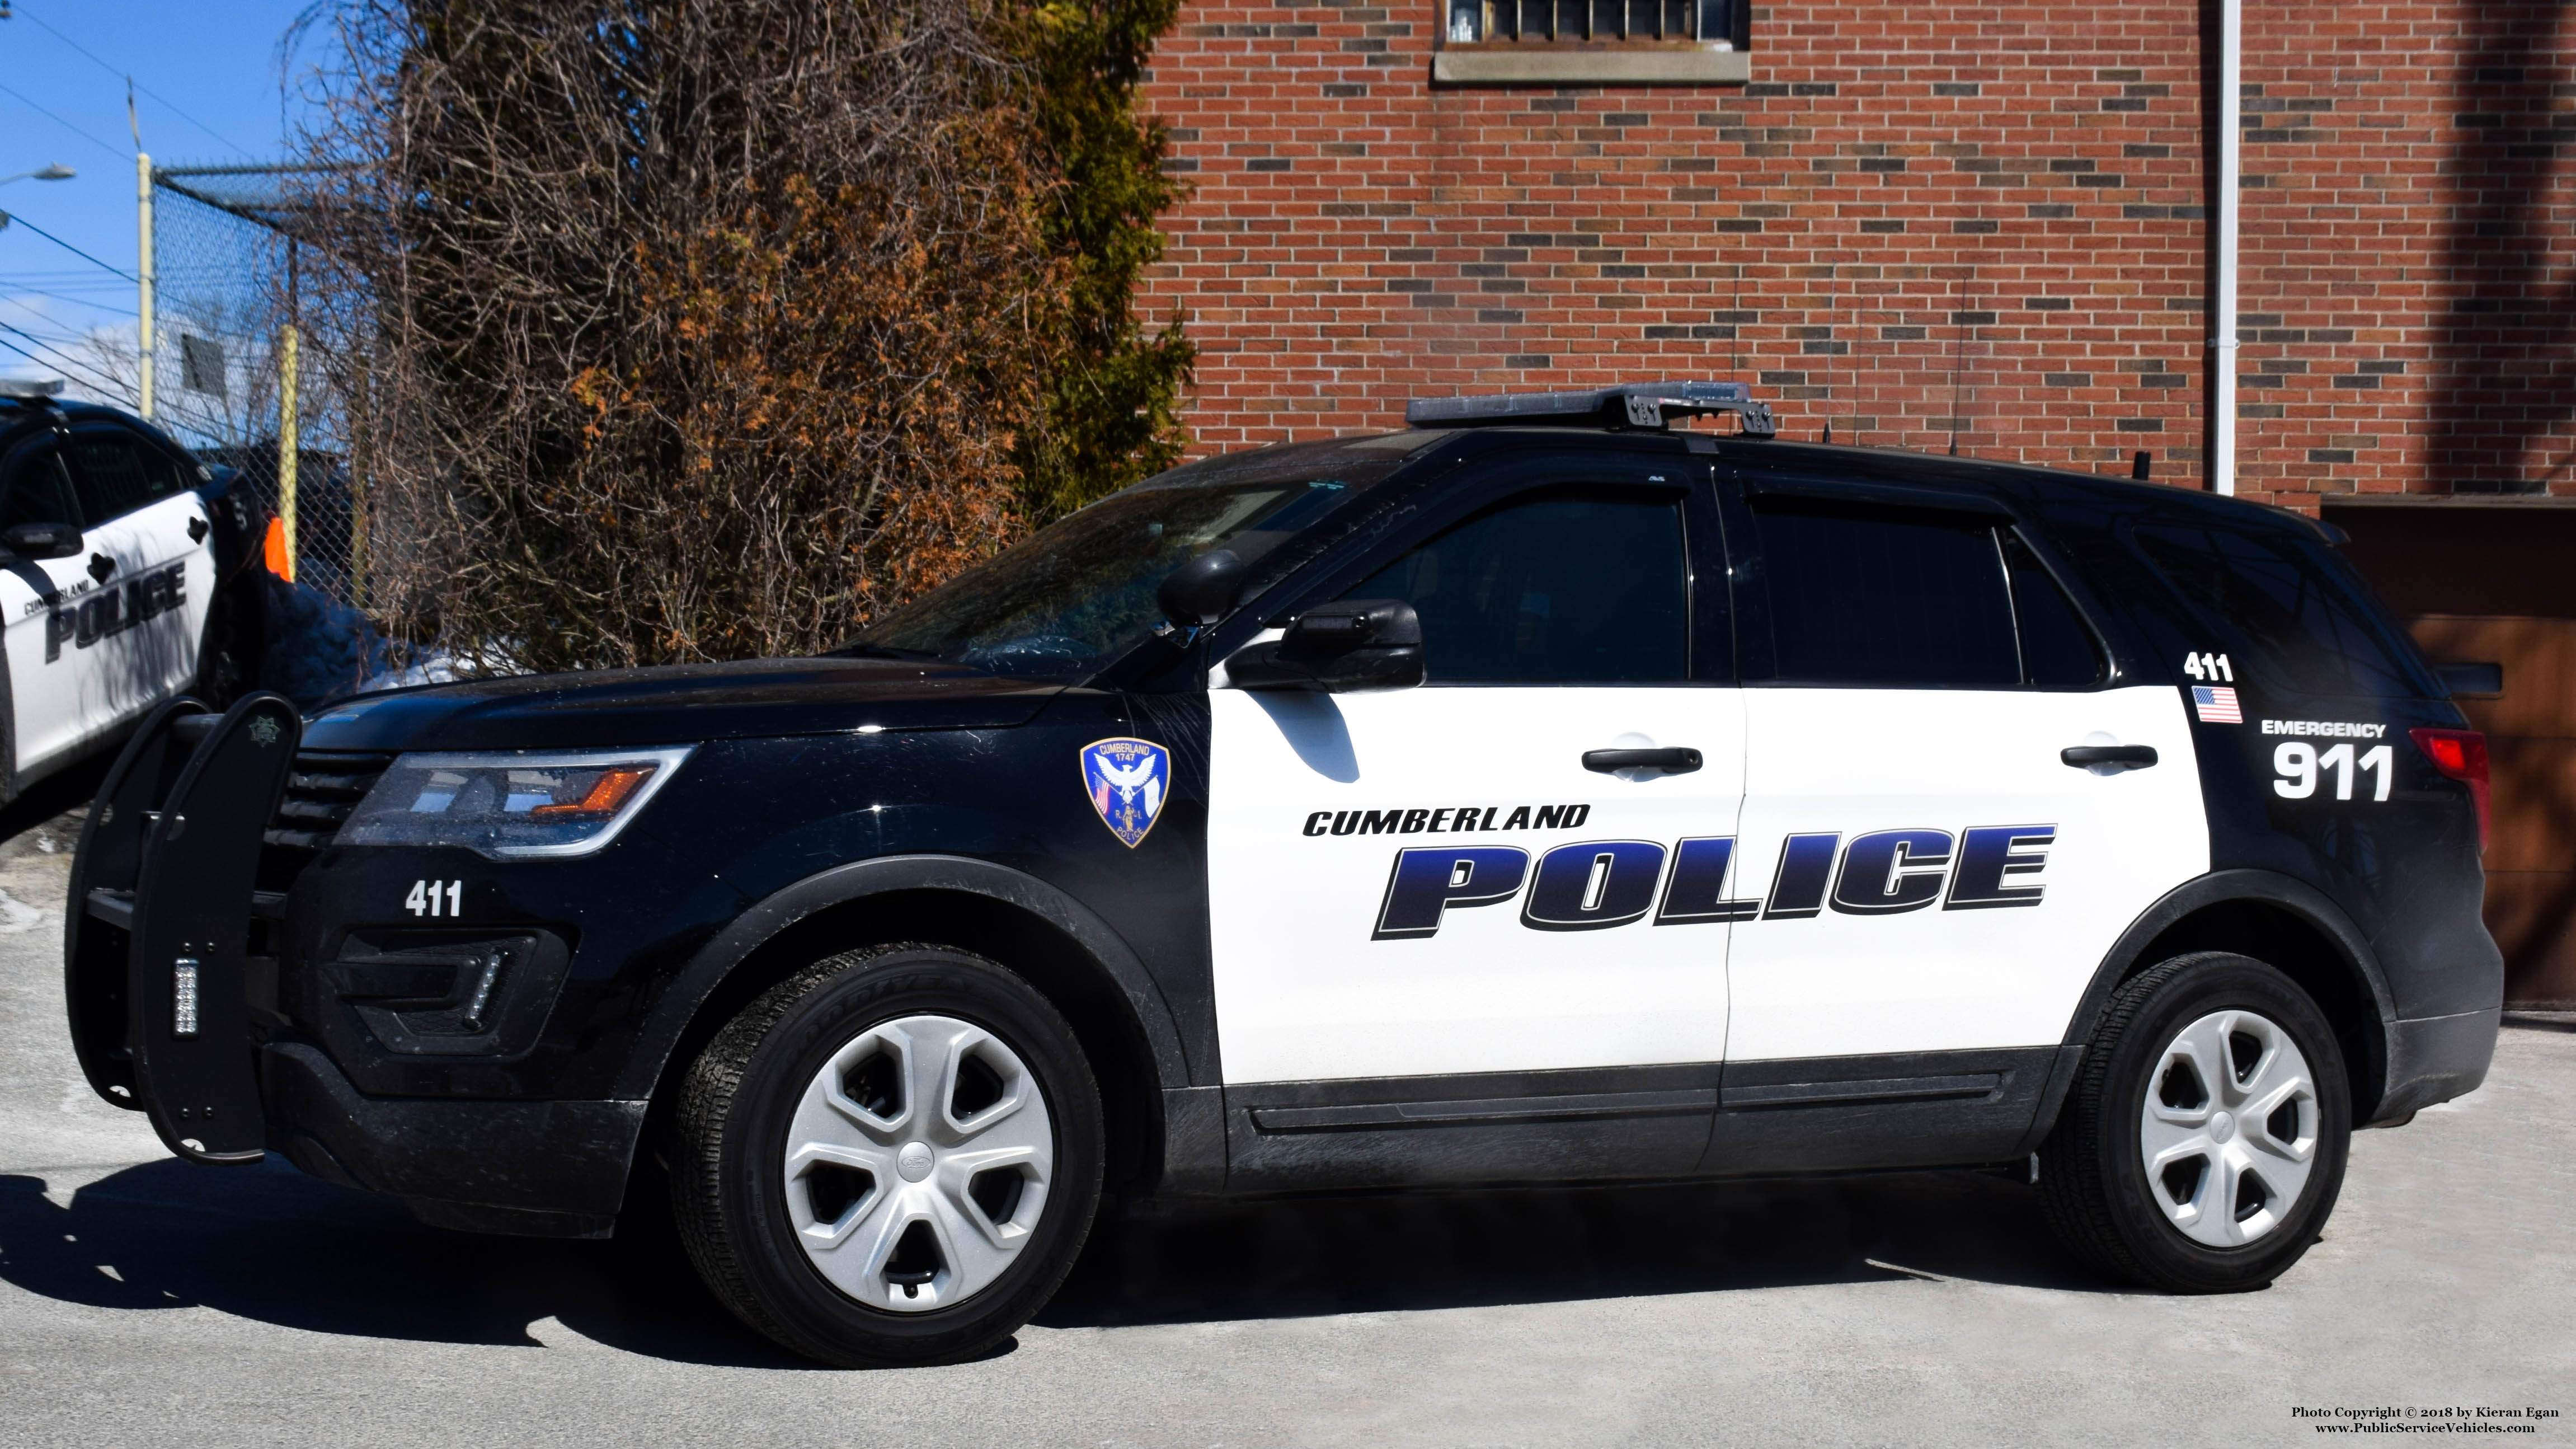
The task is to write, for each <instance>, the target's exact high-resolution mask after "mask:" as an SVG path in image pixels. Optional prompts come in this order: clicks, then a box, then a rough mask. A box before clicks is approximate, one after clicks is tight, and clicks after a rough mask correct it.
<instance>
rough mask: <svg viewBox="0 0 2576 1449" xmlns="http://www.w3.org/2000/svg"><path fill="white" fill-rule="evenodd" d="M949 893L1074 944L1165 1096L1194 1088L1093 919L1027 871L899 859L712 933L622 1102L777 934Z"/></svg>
mask: <svg viewBox="0 0 2576 1449" xmlns="http://www.w3.org/2000/svg"><path fill="white" fill-rule="evenodd" d="M923 890H937V891H952V892H956V893H959V894H963V895H974V896H982V897H985V898H986V899H989V900H993V901H998V902H1002V903H1004V904H1008V905H1011V906H1016V907H1018V908H1019V909H1021V910H1024V911H1027V912H1028V913H1030V914H1031V915H1034V916H1036V917H1038V918H1039V919H1041V920H1043V921H1045V922H1047V923H1048V924H1049V925H1052V926H1054V927H1055V928H1056V929H1057V930H1059V931H1062V932H1063V933H1064V934H1065V935H1066V936H1068V937H1070V938H1071V939H1072V940H1073V942H1074V943H1075V944H1076V945H1078V946H1079V947H1081V948H1082V950H1083V951H1084V952H1085V953H1086V954H1088V955H1089V956H1090V957H1091V959H1092V960H1093V961H1094V962H1095V963H1097V964H1098V965H1099V967H1100V969H1101V970H1102V971H1103V972H1105V973H1106V974H1107V975H1108V977H1109V979H1110V980H1111V981H1112V982H1113V983H1114V984H1115V985H1116V986H1117V988H1118V991H1119V994H1120V996H1121V997H1123V998H1124V999H1125V1000H1126V1002H1127V1005H1128V1009H1129V1011H1130V1012H1132V1013H1133V1014H1134V1016H1135V1019H1136V1025H1137V1027H1138V1029H1139V1031H1140V1033H1141V1035H1142V1036H1143V1039H1144V1041H1145V1043H1146V1045H1147V1047H1148V1049H1149V1050H1150V1051H1151V1053H1152V1056H1153V1061H1154V1073H1155V1076H1156V1077H1157V1079H1158V1081H1159V1085H1160V1086H1161V1087H1162V1088H1163V1089H1164V1090H1165V1091H1171V1090H1174V1089H1178V1088H1184V1087H1187V1086H1189V1085H1190V1081H1189V1066H1188V1061H1187V1059H1186V1058H1185V1057H1184V1055H1183V1053H1182V1051H1181V1037H1180V1032H1179V1031H1178V1029H1177V1028H1176V1027H1175V1026H1174V1025H1173V1021H1172V1012H1171V1007H1170V1005H1169V1003H1167V1002H1166V1001H1165V1000H1164V999H1163V993H1162V989H1161V988H1160V987H1159V986H1157V985H1156V984H1155V983H1154V979H1153V977H1152V976H1151V975H1149V974H1147V972H1146V970H1145V964H1144V962H1143V961H1141V960H1139V959H1138V958H1137V956H1136V953H1135V951H1134V950H1132V949H1131V948H1130V947H1129V946H1128V945H1127V943H1126V942H1125V941H1124V940H1122V939H1120V937H1119V935H1118V933H1117V932H1115V931H1113V930H1111V929H1110V928H1109V925H1108V923H1106V922H1104V921H1102V920H1101V919H1100V917H1099V916H1097V915H1095V914H1094V913H1093V912H1092V911H1091V909H1090V908H1089V907H1087V906H1085V905H1083V904H1082V903H1081V902H1080V901H1077V900H1075V899H1074V898H1073V897H1072V896H1070V895H1067V894H1065V893H1064V892H1063V891H1062V890H1059V889H1057V888H1056V887H1054V886H1052V885H1049V884H1047V883H1046V882H1045V881H1042V880H1039V879H1038V878H1036V877H1035V876H1032V875H1029V874H1027V873H1026V872H1023V871H1017V870H1013V869H1011V868H1010V867H1008V866H1003V865H996V864H994V863H993V862H991V861H988V860H978V859H975V858H974V857H972V856H962V855H895V856H883V857H880V858H878V859H875V860H862V861H854V862H852V863H850V864H847V865H837V866H833V867H832V868H830V869H828V870H823V871H818V872H816V873H814V874H813V875H809V876H806V877H805V878H803V879H802V880H798V881H795V882H793V883H792V884H789V885H786V886H782V887H780V888H779V889H778V890H776V891H773V892H771V893H770V894H769V895H768V896H766V897H764V898H762V899H761V900H760V901H759V902H758V903H756V904H755V905H753V906H752V907H751V908H750V909H749V910H746V911H744V912H743V913H742V914H741V915H739V916H736V917H735V918H734V919H733V922H732V923H731V924H730V925H728V926H726V927H725V928H724V929H723V930H722V931H719V932H717V933H716V937H715V939H714V940H712V941H709V942H708V943H707V944H706V945H705V946H703V947H700V948H699V949H698V951H697V953H696V954H695V955H693V956H692V957H690V959H689V962H688V964H687V965H686V966H684V967H682V968H681V970H680V972H679V974H678V975H677V976H676V977H675V978H673V980H672V982H671V985H670V988H669V989H668V990H666V991H664V992H663V993H662V994H661V998H660V1000H658V1001H657V1002H656V1003H655V1004H654V1006H653V1009H652V1011H651V1013H650V1014H649V1015H648V1016H647V1018H646V1020H645V1024H644V1029H643V1031H642V1033H641V1034H640V1036H639V1037H638V1040H637V1044H636V1051H635V1053H634V1055H633V1057H632V1058H631V1059H630V1061H629V1063H628V1066H627V1069H626V1075H625V1077H624V1078H623V1079H622V1080H621V1081H620V1083H619V1090H620V1093H621V1094H623V1095H627V1096H634V1097H646V1096H650V1095H652V1092H653V1089H654V1087H655V1086H656V1085H657V1084H658V1083H659V1081H660V1080H661V1077H662V1074H663V1071H664V1070H665V1068H666V1067H667V1065H668V1062H669V1058H670V1055H671V1053H672V1051H673V1050H674V1049H675V1048H676V1047H677V1046H678V1045H679V1042H680V1038H681V1035H682V1034H683V1033H684V1032H686V1031H687V1030H688V1028H689V1023H690V1022H691V1021H693V1020H694V1019H696V1017H697V1015H698V1012H699V1011H700V1010H701V1009H702V1008H703V1007H704V1006H705V1004H706V1002H707V999H708V998H709V997H711V996H713V995H714V994H715V991H716V988H717V987H718V986H719V985H721V984H722V983H723V981H724V979H725V978H726V977H727V976H729V975H731V974H732V973H733V971H734V969H735V968H736V967H738V966H740V965H741V964H742V963H743V962H744V961H745V960H748V959H749V958H750V957H751V955H752V953H753V952H755V951H757V950H759V949H760V948H761V947H762V946H763V945H765V944H767V943H768V942H769V941H771V940H773V939H775V938H776V937H777V936H778V935H779V934H780V933H781V932H784V931H786V930H788V929H789V928H791V927H793V926H794V925H796V923H797V922H799V921H802V920H805V919H806V918H807V917H810V916H813V915H815V914H817V913H818V912H821V911H826V910H830V909H832V908H834V907H837V906H843V905H847V904H849V903H851V902H853V901H860V900H865V899H867V898H868V897H870V896H881V895H887V894H891V893H893V892H896V891H923Z"/></svg>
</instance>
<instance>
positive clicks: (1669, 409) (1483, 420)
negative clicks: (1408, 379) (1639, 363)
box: [1404, 382, 1780, 438]
mask: <svg viewBox="0 0 2576 1449" xmlns="http://www.w3.org/2000/svg"><path fill="white" fill-rule="evenodd" d="M1716 413H1733V414H1735V415H1736V417H1737V418H1738V419H1740V420H1741V421H1742V423H1743V427H1744V436H1746V437H1748V438H1768V437H1771V436H1773V435H1775V434H1777V433H1778V432H1779V430H1780V429H1779V424H1778V423H1776V422H1774V421H1773V419H1772V417H1771V405H1770V404H1769V403H1763V402H1755V401H1754V400H1753V390H1752V389H1751V388H1749V387H1747V386H1745V385H1744V384H1743V383H1740V382H1631V383H1625V384H1622V385H1620V386H1618V387H1600V388H1593V389H1591V390H1589V391H1586V392H1509V393H1500V394H1496V395H1493V396H1489V397H1418V398H1415V399H1414V400H1413V401H1412V402H1409V403H1407V404H1405V407H1404V421H1405V422H1406V424H1407V425H1409V426H1412V427H1417V428H1439V427H1449V428H1456V427H1478V426H1486V425H1494V424H1512V425H1518V426H1521V427H1576V428H1583V427H1595V428H1597V427H1614V428H1617V427H1627V428H1661V427H1663V426H1664V425H1665V424H1666V423H1668V422H1669V421H1671V420H1672V419H1674V418H1679V417H1706V416H1709V415H1712V414H1716Z"/></svg>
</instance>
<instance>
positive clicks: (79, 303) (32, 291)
mask: <svg viewBox="0 0 2576 1449" xmlns="http://www.w3.org/2000/svg"><path fill="white" fill-rule="evenodd" d="M0 292H14V293H17V294H19V295H22V296H28V297H51V298H53V299H54V300H55V301H57V302H69V303H71V304H72V305H73V306H75V307H90V308H94V309H96V310H98V311H101V312H115V313H118V314H120V315H123V316H127V317H140V316H142V315H143V314H142V313H140V312H137V311H135V310H134V309H133V308H131V307H119V306H117V305H116V304H115V303H113V302H96V301H92V300H91V299H89V298H87V297H74V296H70V295H68V294H65V293H62V292H48V291H46V290H45V289H44V288H42V287H22V286H17V285H15V284H12V283H7V282H0ZM0 302H9V303H13V304H15V305H17V306H20V307H26V306H27V304H26V303H24V302H20V301H18V300H17V297H14V296H12V297H0ZM27 310H28V311H30V312H33V311H35V310H36V309H35V308H33V307H27Z"/></svg>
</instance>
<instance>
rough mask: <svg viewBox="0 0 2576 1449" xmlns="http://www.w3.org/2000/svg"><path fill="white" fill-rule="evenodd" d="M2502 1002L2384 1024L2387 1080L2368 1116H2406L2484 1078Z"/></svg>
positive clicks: (2466, 1090)
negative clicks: (2477, 1008)
mask: <svg viewBox="0 0 2576 1449" xmlns="http://www.w3.org/2000/svg"><path fill="white" fill-rule="evenodd" d="M2503 1017H2504V1009H2503V1008H2502V1007H2489V1008H2487V1009H2486V1010H2484V1011H2466V1012H2461V1013H2460V1014H2458V1015H2456V1016H2428V1017H2419V1018H2416V1019H2415V1020H2412V1021H2393V1022H2390V1023H2389V1024H2388V1085H2387V1087H2386V1088H2385V1089H2384V1090H2383V1091H2382V1092H2381V1093H2380V1095H2379V1110H2378V1111H2377V1112H2375V1113H2373V1114H2372V1120H2373V1121H2374V1122H2389V1121H2395V1120H2397V1119H2400V1118H2404V1117H2408V1116H2411V1115H2413V1114H2414V1113H2416V1112H2419V1111H2422V1110H2423V1109H2424V1108H2426V1107H2430V1106H2432V1105H2433V1104H2434V1103H2436V1102H2447V1101H2449V1100H2451V1099H2452V1098H2453V1097H2465V1096H2467V1095H2468V1094H2469V1093H2471V1092H2474V1091H2476V1090H2477V1089H2478V1086H2479V1084H2480V1083H2482V1082H2484V1081H2485V1080H2486V1079H2487V1066H2488V1064H2489V1063H2490V1062H2492V1061H2494V1060H2495V1044H2496V1031H2497V1028H2498V1027H2499V1026H2500V1025H2501V1023H2502V1021H2503Z"/></svg>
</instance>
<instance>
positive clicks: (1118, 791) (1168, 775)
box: [1082, 740, 1172, 850]
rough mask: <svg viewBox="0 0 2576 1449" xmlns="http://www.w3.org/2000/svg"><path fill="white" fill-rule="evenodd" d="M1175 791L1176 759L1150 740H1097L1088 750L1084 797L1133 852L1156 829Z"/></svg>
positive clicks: (1084, 753)
mask: <svg viewBox="0 0 2576 1449" xmlns="http://www.w3.org/2000/svg"><path fill="white" fill-rule="evenodd" d="M1171 785H1172V757H1171V754H1170V753H1169V752H1168V751H1166V750H1165V749H1164V748H1163V747H1162V746H1161V745H1158V744H1155V743H1153V742H1152V741H1150V740H1094V741H1092V742H1091V743H1090V744H1087V745H1084V746H1083V747H1082V788H1083V793H1085V794H1087V795H1089V796H1090V797H1091V808H1092V809H1094V810H1097V811H1099V812H1100V821H1101V823H1102V824H1104V825H1106V826H1108V827H1109V833H1110V834H1112V835H1115V836H1117V837H1118V839H1119V840H1120V841H1121V842H1123V843H1124V844H1125V845H1126V846H1127V848H1128V849H1130V850H1133V849H1135V848H1136V846H1137V845H1138V844H1139V843H1141V842H1142V841H1143V840H1144V838H1145V832H1147V831H1149V830H1151V829H1153V828H1154V817H1156V816H1158V815H1160V814H1162V813H1163V799H1164V796H1165V795H1166V794H1168V793H1169V792H1170V790H1171Z"/></svg>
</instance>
